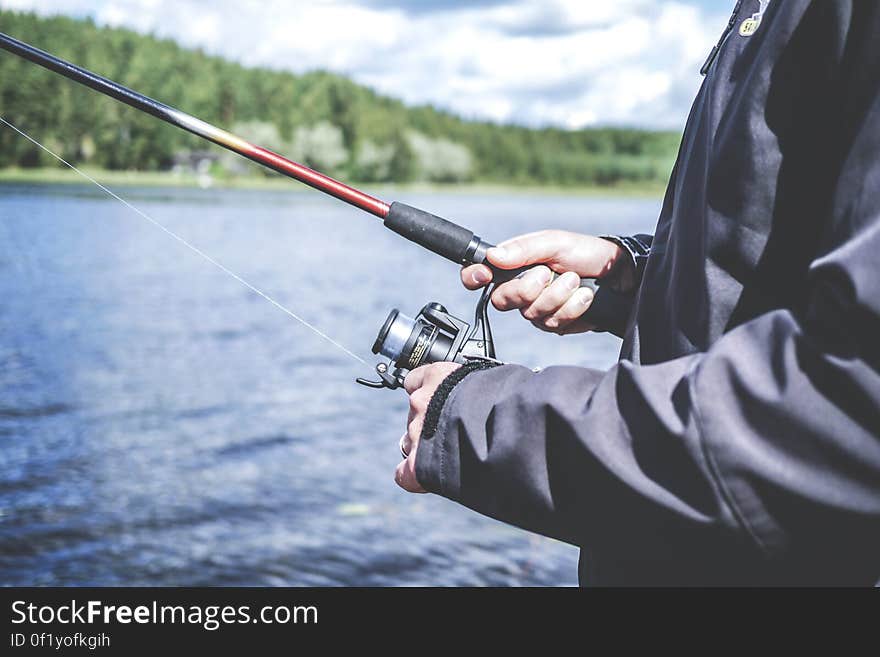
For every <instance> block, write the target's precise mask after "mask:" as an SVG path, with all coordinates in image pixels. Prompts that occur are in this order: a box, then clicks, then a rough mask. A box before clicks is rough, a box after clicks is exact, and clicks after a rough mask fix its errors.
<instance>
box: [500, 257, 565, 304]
mask: <svg viewBox="0 0 880 657" xmlns="http://www.w3.org/2000/svg"><path fill="white" fill-rule="evenodd" d="M552 277H553V272H551V271H550V270H549V269H548V268H547V267H544V266H540V267H533V268H531V269H529V270H528V271H527V272H526V273H525V274H523V276H522V277H521V278H515V279H513V280H512V281H508V282H507V283H504V284H502V285H499V286H498V288H497V289H496V290H495V291H494V292H493V293H492V305H494V306H495V307H496V308H497V309H498V310H513V309H514V308H525V307H527V306H530V305H531V304H532V303H534V301H535V299H537V298H538V296H539V295H540V294H541V292H542V291H543V290H544V288H545V287H547V285H548V284H549V283H550V279H551V278H552Z"/></svg>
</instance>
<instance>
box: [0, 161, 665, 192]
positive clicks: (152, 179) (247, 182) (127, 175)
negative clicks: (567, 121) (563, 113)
mask: <svg viewBox="0 0 880 657" xmlns="http://www.w3.org/2000/svg"><path fill="white" fill-rule="evenodd" d="M84 171H85V173H87V174H88V175H90V176H91V177H93V178H94V179H95V180H97V181H99V182H100V183H101V184H104V185H107V186H108V187H114V186H117V187H128V186H131V187H184V188H193V187H203V188H207V187H213V188H220V189H254V190H261V189H265V190H290V189H304V187H303V186H302V185H299V184H298V183H296V182H295V181H292V180H290V179H288V178H284V177H282V176H272V177H264V176H241V177H235V178H199V176H197V175H195V174H189V173H186V174H179V173H173V172H158V171H108V170H103V169H88V168H86V169H84ZM2 183H6V184H33V185H70V184H86V185H91V184H92V183H90V182H88V181H87V180H85V179H84V178H83V177H82V176H80V175H79V174H77V173H76V172H74V171H71V170H70V169H60V168H37V169H20V168H5V169H0V184H2ZM364 187H365V189H367V190H371V191H373V192H376V193H380V192H383V191H389V192H390V191H393V190H406V191H424V192H449V193H473V194H481V193H499V194H502V193H503V194H512V193H517V194H522V193H527V194H536V193H538V194H554V195H556V194H559V195H572V196H637V197H638V196H641V197H656V196H659V195H662V193H663V190H664V187H663V186H662V185H660V184H658V183H653V182H651V183H647V182H645V183H619V184H617V185H609V186H553V185H519V184H517V185H513V184H511V185H499V184H495V183H466V184H449V185H432V184H426V183H414V184H407V185H391V184H376V183H365V184H364Z"/></svg>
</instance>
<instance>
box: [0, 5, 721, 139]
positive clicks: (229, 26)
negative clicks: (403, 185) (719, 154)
mask: <svg viewBox="0 0 880 657" xmlns="http://www.w3.org/2000/svg"><path fill="white" fill-rule="evenodd" d="M0 7H4V8H13V9H29V10H33V11H37V12H39V13H41V14H56V13H60V14H69V15H75V16H86V15H88V16H92V17H93V18H94V19H95V20H96V21H97V22H98V23H99V24H106V25H115V26H127V27H131V28H133V29H136V30H139V31H142V32H152V33H155V34H158V35H161V36H167V37H171V38H174V39H176V40H178V41H180V42H181V43H183V44H184V45H187V46H199V47H202V48H204V49H205V50H207V51H208V52H211V53H216V54H221V55H224V56H226V57H230V58H232V59H235V60H238V61H241V62H243V63H245V64H249V65H264V66H272V67H274V68H279V69H286V70H291V71H294V72H302V71H307V70H312V69H316V68H321V69H328V70H333V71H338V72H340V73H344V74H347V75H350V76H351V77H353V78H354V79H355V80H357V81H358V82H362V83H365V84H368V85H370V86H372V87H374V88H376V89H377V90H379V91H381V92H383V93H387V94H390V95H393V96H395V97H398V98H402V99H403V100H405V101H407V102H409V103H428V102H429V103H434V104H435V105H438V106H440V107H443V108H447V109H450V110H453V111H455V112H457V113H460V114H462V115H465V116H468V117H476V118H488V119H492V120H496V121H511V122H517V123H524V124H528V125H544V124H555V125H562V126H566V127H580V126H584V125H595V124H628V125H645V126H662V127H681V126H682V124H683V122H684V119H685V116H686V113H687V110H688V106H689V103H690V98H691V97H692V96H693V94H694V93H695V92H696V89H697V87H698V86H699V83H700V76H699V67H700V64H701V63H702V60H703V58H704V57H705V55H706V53H707V52H708V50H709V49H710V48H711V45H712V43H714V40H715V39H716V38H717V36H718V34H719V32H720V31H721V29H722V28H723V25H724V22H725V17H724V16H723V15H707V14H706V12H705V11H704V10H703V9H701V8H700V7H698V6H694V5H692V4H688V3H687V2H648V1H646V0H618V1H617V2H584V1H583V0H511V1H508V2H497V1H496V2H482V3H480V2H473V3H452V4H451V5H447V6H444V5H443V4H442V3H439V2H436V3H430V2H429V3H414V2H411V3H392V2H375V1H374V2H370V1H369V0H310V1H309V2H291V1H282V0H263V1H259V0H237V1H235V0H223V1H220V2H210V3H209V2H197V1H195V0H190V1H186V0H93V1H91V2H88V1H86V0H0Z"/></svg>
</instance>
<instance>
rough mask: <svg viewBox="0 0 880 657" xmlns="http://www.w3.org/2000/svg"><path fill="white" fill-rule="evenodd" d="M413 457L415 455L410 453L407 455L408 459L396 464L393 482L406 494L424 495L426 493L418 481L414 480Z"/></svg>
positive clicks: (414, 463)
mask: <svg viewBox="0 0 880 657" xmlns="http://www.w3.org/2000/svg"><path fill="white" fill-rule="evenodd" d="M415 456H416V455H415V453H412V454H410V455H409V458H407V459H404V460H403V461H401V462H400V463H398V464H397V468H396V469H395V471H394V481H395V482H396V483H397V485H398V486H400V487H401V488H402V489H403V490H405V491H407V492H410V493H426V492H427V491H426V490H425V489H424V488H422V485H421V484H420V483H419V480H418V479H416V459H415Z"/></svg>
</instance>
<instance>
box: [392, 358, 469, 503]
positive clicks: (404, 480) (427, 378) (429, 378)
mask: <svg viewBox="0 0 880 657" xmlns="http://www.w3.org/2000/svg"><path fill="white" fill-rule="evenodd" d="M459 367H461V365H459V364H458V363H448V362H442V363H432V364H430V365H422V366H421V367H417V368H416V369H414V370H413V371H412V372H410V373H409V374H407V375H406V380H405V381H404V382H403V387H404V388H405V389H406V392H407V394H408V395H409V418H408V419H407V424H406V433H405V434H404V435H403V438H402V439H401V441H400V447H401V449H402V450H403V452H404V453H406V454H408V456H407V458H405V459H404V460H403V461H401V462H400V464H399V465H398V466H397V470H395V472H394V481H396V482H397V485H398V486H400V487H401V488H402V489H403V490H405V491H409V492H410V493H427V492H428V491H426V490H425V489H424V488H422V486H421V484H419V482H418V480H417V479H416V452H417V451H418V449H419V436H421V435H422V425H424V423H425V413H426V412H427V410H428V402H430V401H431V397H433V396H434V391H435V390H437V386H439V385H440V382H441V381H443V379H445V378H446V377H447V376H449V375H450V374H452V372H454V371H455V370H457V369H458V368H459Z"/></svg>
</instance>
